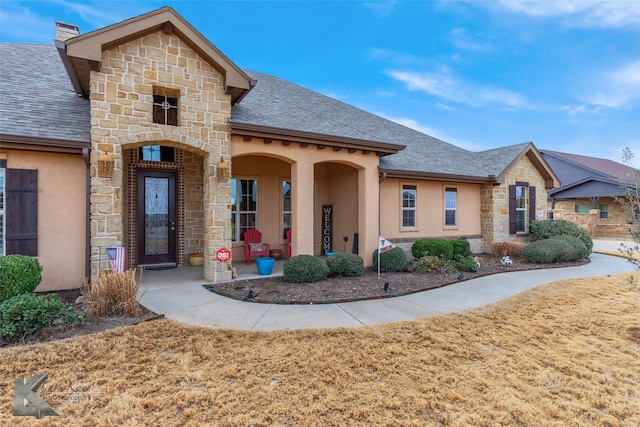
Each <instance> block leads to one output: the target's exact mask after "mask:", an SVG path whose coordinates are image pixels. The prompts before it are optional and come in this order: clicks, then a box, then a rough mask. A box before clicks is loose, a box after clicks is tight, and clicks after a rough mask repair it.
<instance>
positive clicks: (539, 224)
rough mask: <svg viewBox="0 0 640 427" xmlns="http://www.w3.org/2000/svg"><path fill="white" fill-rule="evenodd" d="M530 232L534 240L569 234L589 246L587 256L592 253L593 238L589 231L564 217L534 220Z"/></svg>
mask: <svg viewBox="0 0 640 427" xmlns="http://www.w3.org/2000/svg"><path fill="white" fill-rule="evenodd" d="M530 232H531V241H532V242H537V241H539V240H544V239H548V238H549V237H552V236H559V235H563V234H568V235H570V236H574V237H577V238H578V239H580V240H582V242H583V243H584V245H585V246H586V247H587V256H589V255H590V254H591V250H592V249H593V240H591V236H589V233H587V231H586V230H585V229H583V228H580V227H578V226H577V225H576V224H574V223H573V222H571V221H566V220H563V219H545V220H540V221H534V222H532V223H531V228H530Z"/></svg>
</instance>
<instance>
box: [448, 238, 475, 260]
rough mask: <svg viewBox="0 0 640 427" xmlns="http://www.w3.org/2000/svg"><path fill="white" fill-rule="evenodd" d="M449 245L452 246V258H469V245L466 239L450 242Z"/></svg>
mask: <svg viewBox="0 0 640 427" xmlns="http://www.w3.org/2000/svg"><path fill="white" fill-rule="evenodd" d="M451 244H452V245H453V256H454V258H455V256H456V255H460V256H461V257H470V256H471V245H470V244H469V242H468V241H467V239H456V240H451Z"/></svg>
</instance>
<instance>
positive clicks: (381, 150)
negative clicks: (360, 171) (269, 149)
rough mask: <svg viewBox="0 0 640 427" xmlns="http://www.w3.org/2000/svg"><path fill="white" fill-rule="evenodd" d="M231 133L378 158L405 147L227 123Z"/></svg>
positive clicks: (247, 138) (294, 130) (298, 131)
mask: <svg viewBox="0 0 640 427" xmlns="http://www.w3.org/2000/svg"><path fill="white" fill-rule="evenodd" d="M229 124H230V125H231V133H232V134H233V135H240V136H242V137H243V138H244V139H245V140H246V141H250V140H251V139H252V138H262V139H263V140H264V141H265V142H266V141H267V140H274V139H275V140H280V141H282V143H283V144H284V145H289V144H290V143H292V142H295V143H298V144H301V145H302V146H303V147H304V146H306V145H309V144H313V145H316V146H317V147H318V148H319V149H321V148H324V147H332V148H333V149H336V150H338V149H343V148H344V149H346V150H347V151H349V152H354V151H358V150H361V151H362V152H363V153H364V154H367V153H370V152H373V153H376V155H378V156H386V155H389V154H395V153H397V152H399V151H401V150H404V149H405V147H406V146H404V145H399V144H390V143H387V142H379V141H369V140H364V139H357V138H348V137H343V136H336V135H326V134H320V133H315V132H306V131H301V130H297V129H283V128H276V127H270V126H262V125H256V124H250V123H241V122H234V121H233V120H230V121H229Z"/></svg>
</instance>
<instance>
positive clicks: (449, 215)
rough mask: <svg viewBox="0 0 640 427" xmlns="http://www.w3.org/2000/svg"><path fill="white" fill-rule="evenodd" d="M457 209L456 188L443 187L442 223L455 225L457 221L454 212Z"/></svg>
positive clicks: (447, 225)
mask: <svg viewBox="0 0 640 427" xmlns="http://www.w3.org/2000/svg"><path fill="white" fill-rule="evenodd" d="M457 210H458V189H457V188H454V187H445V189H444V225H445V227H455V226H456V225H458V223H457V218H456V217H457V215H456V212H457Z"/></svg>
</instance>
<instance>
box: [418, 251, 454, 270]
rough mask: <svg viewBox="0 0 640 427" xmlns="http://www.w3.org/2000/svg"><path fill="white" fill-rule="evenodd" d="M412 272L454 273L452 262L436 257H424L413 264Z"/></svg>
mask: <svg viewBox="0 0 640 427" xmlns="http://www.w3.org/2000/svg"><path fill="white" fill-rule="evenodd" d="M413 270H414V271H417V272H418V273H432V274H437V273H452V272H453V271H455V266H454V265H453V261H449V260H447V259H446V258H439V257H437V256H432V255H425V256H423V257H422V258H419V259H416V260H415V261H414V262H413Z"/></svg>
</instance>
